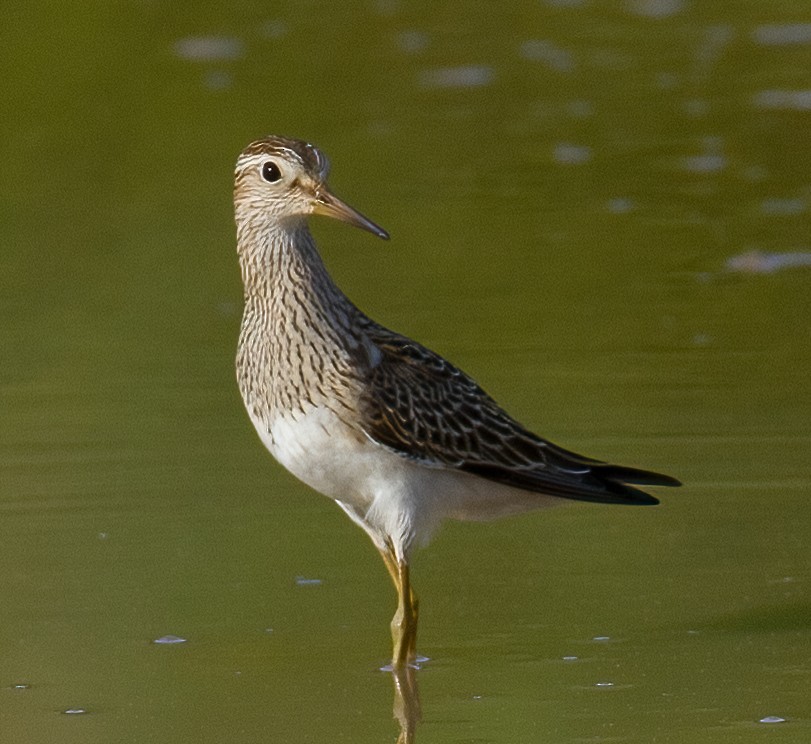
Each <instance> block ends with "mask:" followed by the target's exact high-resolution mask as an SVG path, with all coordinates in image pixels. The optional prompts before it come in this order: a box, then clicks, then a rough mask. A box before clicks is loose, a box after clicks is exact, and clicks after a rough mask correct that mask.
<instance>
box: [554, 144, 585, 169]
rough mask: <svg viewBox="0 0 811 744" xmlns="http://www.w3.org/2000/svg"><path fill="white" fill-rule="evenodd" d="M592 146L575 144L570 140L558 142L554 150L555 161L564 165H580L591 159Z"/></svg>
mask: <svg viewBox="0 0 811 744" xmlns="http://www.w3.org/2000/svg"><path fill="white" fill-rule="evenodd" d="M591 155H592V153H591V148H590V147H587V146H586V145H573V144H571V143H569V142H558V143H557V144H556V145H555V147H554V149H553V151H552V157H553V158H554V159H555V162H557V163H562V164H564V165H580V164H582V163H588V161H589V160H591Z"/></svg>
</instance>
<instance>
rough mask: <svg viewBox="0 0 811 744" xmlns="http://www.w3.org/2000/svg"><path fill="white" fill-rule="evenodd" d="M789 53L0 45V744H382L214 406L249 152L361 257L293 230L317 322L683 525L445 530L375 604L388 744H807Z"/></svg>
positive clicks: (327, 615) (481, 33)
mask: <svg viewBox="0 0 811 744" xmlns="http://www.w3.org/2000/svg"><path fill="white" fill-rule="evenodd" d="M809 23H811V7H809V5H808V4H807V3H803V2H787V1H783V2H769V3H761V2H755V0H751V1H750V2H734V3H733V2H730V3H697V2H688V1H687V0H617V1H616V2H605V3H603V2H596V1H592V2H588V1H587V0H581V1H578V0H548V1H547V2H525V3H514V4H497V3H486V2H472V1H471V2H461V3H453V4H445V5H440V4H436V3H428V2H419V3H406V2H398V1H397V0H377V1H376V2H374V1H372V0H370V1H369V2H351V3H340V4H339V3H334V4H332V3H331V4H326V3H316V2H298V3H296V2H286V3H278V4H260V3H256V2H242V3H237V4H235V5H233V6H228V5H226V4H217V3H206V4H202V3H199V4H161V3H154V2H132V3H99V2H93V3H73V4H72V7H71V4H68V5H66V4H65V3H60V4H56V3H47V2H31V3H26V4H24V5H21V6H13V5H12V4H8V3H7V4H6V5H5V6H4V7H3V8H2V10H0V59H1V60H2V70H3V75H2V82H1V83H0V90H1V91H2V99H0V100H2V108H3V117H2V120H1V121H0V135H2V136H0V142H2V145H0V147H1V148H2V160H1V162H2V170H3V175H2V179H0V312H2V317H3V322H2V324H0V355H1V356H2V364H0V474H1V475H0V479H1V480H0V566H2V570H1V571H0V740H2V741H4V742H5V741H9V742H12V741H14V742H26V743H27V744H46V743H49V744H50V742H60V743H66V744H71V743H72V742H77V743H78V742H82V743H87V742H92V743H95V742H99V743H101V742H121V743H122V744H135V743H138V744H140V743H142V742H177V743H179V744H182V743H184V742H222V741H229V742H231V741H233V742H246V743H247V742H288V741H297V742H298V741H301V742H322V741H347V742H373V741H374V742H381V741H394V739H395V738H396V736H397V725H396V724H395V722H394V721H393V719H392V700H393V694H392V680H391V678H390V676H389V675H388V674H386V673H384V672H381V671H379V667H380V666H381V665H383V664H384V663H385V662H386V657H387V654H388V653H389V651H390V649H389V638H388V621H389V618H390V615H391V613H392V612H393V609H394V607H393V601H394V600H393V592H392V589H391V588H390V586H389V582H388V578H387V576H386V572H385V570H384V568H383V565H382V563H381V562H380V560H379V559H378V557H377V555H376V554H375V551H374V550H373V549H372V547H371V545H370V544H369V543H368V540H367V538H366V537H365V536H364V535H363V534H362V533H361V532H360V531H359V530H358V529H357V528H356V527H354V526H353V525H352V524H351V523H350V522H349V520H347V519H346V518H345V516H344V515H343V514H342V513H341V512H340V510H338V509H336V508H335V506H334V505H332V504H331V503H330V502H329V501H328V500H327V499H324V498H323V497H319V496H317V495H315V494H312V493H310V492H309V491H308V490H307V489H306V488H305V487H303V486H301V485H299V484H298V483H296V482H295V481H294V480H293V479H292V478H291V477H290V476H288V475H287V474H286V473H284V472H283V471H282V470H281V469H280V468H279V467H278V466H277V465H276V464H275V463H273V461H272V460H271V458H270V457H269V456H268V455H267V453H266V452H265V451H264V450H263V448H262V447H261V445H260V443H259V442H258V440H257V438H256V436H255V434H254V432H253V429H252V427H251V426H250V423H249V422H248V419H247V417H246V415H245V414H244V412H243V410H242V404H241V401H240V399H239V395H238V393H237V391H236V385H235V382H234V374H233V356H234V347H235V344H236V338H237V333H238V327H239V318H240V309H241V287H240V282H239V275H238V270H237V263H236V257H235V252H234V228H233V221H232V211H231V179H232V169H233V163H234V161H235V159H236V155H237V154H238V152H239V151H240V150H241V149H242V147H243V146H244V145H245V144H247V142H248V141H250V140H251V139H253V138H255V137H257V136H260V135H263V134H265V133H268V132H278V133H285V134H290V135H293V136H300V137H305V138H308V139H311V140H312V141H313V142H315V143H317V144H318V145H320V146H321V147H322V148H323V149H324V150H326V151H327V153H328V154H329V155H330V156H331V158H332V161H333V178H332V184H333V186H334V187H335V190H336V191H337V192H338V193H339V194H340V195H342V196H343V197H345V198H346V199H347V200H348V201H349V202H350V203H352V204H353V205H355V206H357V207H358V208H359V209H361V210H362V211H363V212H364V213H366V214H368V215H369V216H370V217H371V218H372V219H374V220H375V221H376V222H379V223H380V224H381V225H383V226H384V227H385V228H387V229H388V230H389V231H390V232H391V234H392V241H391V242H390V243H388V244H384V243H382V242H380V241H376V240H374V239H373V238H372V237H370V236H368V235H365V234H362V233H360V232H358V231H353V230H351V229H350V228H348V227H346V226H343V225H339V224H329V223H327V222H326V221H318V222H315V223H314V225H313V229H314V232H315V233H316V235H317V238H318V240H319V242H320V244H321V245H322V247H323V249H324V255H325V259H326V261H327V263H328V265H329V267H330V269H331V270H332V271H333V272H334V274H335V276H336V277H337V279H338V281H339V283H340V284H341V286H342V287H344V289H345V290H346V291H347V293H348V294H349V295H350V296H351V297H352V298H353V299H354V300H355V301H356V302H357V304H359V305H360V306H361V307H363V308H364V309H366V310H367V311H368V312H369V313H370V314H371V315H372V316H374V317H376V318H377V319H379V320H381V321H383V322H385V323H386V324H388V325H390V326H392V327H394V328H396V329H398V330H400V331H402V332H405V333H408V334H410V335H413V336H415V337H417V338H419V339H420V340H421V341H423V342H424V343H427V344H428V345H430V346H432V347H433V348H436V349H437V350H438V351H440V352H442V353H443V354H445V355H446V356H448V357H450V358H451V359H452V360H454V361H455V362H456V363H457V364H459V365H460V366H462V367H463V368H465V369H466V370H467V371H469V372H470V373H471V374H473V375H474V376H476V377H477V378H478V379H479V380H480V381H481V383H482V384H483V385H484V387H485V388H486V389H487V390H488V391H490V392H491V393H492V394H493V395H494V396H495V397H496V398H497V399H498V400H500V401H501V402H502V403H503V404H504V405H505V406H506V407H507V408H508V409H509V410H511V411H513V412H514V413H515V414H516V416H517V417H518V418H519V419H520V420H522V421H523V422H525V423H526V424H527V425H529V426H531V427H532V428H534V429H536V430H537V431H538V432H539V433H541V434H543V435H545V436H548V437H550V438H552V439H553V440H555V441H558V442H560V443H561V444H563V445H564V446H567V447H570V448H573V449H578V450H581V451H584V452H586V453H588V454H591V455H593V456H597V457H601V458H606V459H614V460H619V461H621V462H623V463H627V464H629V465H637V466H642V467H648V468H653V469H659V470H662V471H664V472H668V473H672V474H674V475H677V476H678V477H680V478H681V479H682V480H683V481H684V482H685V484H686V485H685V487H684V488H683V489H681V490H679V491H665V490H664V489H662V490H661V493H659V495H660V496H661V498H662V500H663V504H662V505H661V506H660V507H657V508H655V509H636V510H633V509H629V510H626V509H612V508H608V507H604V506H599V505H587V504H573V505H571V506H568V507H566V508H561V509H557V510H553V511H547V512H544V513H539V514H534V515H528V516H525V517H522V518H520V519H515V520H508V521H504V522H499V523H495V524H491V525H449V526H448V527H447V528H446V529H445V530H444V531H443V532H442V533H441V534H440V535H439V537H438V538H437V540H436V541H435V543H434V544H433V545H432V546H431V548H430V549H429V550H427V551H426V552H424V553H422V554H420V555H419V556H418V558H417V560H416V563H415V567H414V580H415V583H416V587H417V589H418V591H419V593H420V596H421V599H422V615H421V636H420V643H419V646H420V651H421V652H422V653H424V654H425V655H426V656H428V657H430V659H431V661H429V662H428V663H426V664H425V665H424V667H423V668H422V669H421V670H420V671H419V672H418V674H417V679H418V683H419V686H420V696H421V703H422V723H421V724H420V725H419V728H418V729H417V732H416V739H417V740H418V741H421V742H474V741H475V742H485V741H486V742H505V743H510V744H513V743H516V742H586V741H588V742H640V743H642V742H654V741H655V742H667V743H670V742H674V743H675V742H679V743H681V742H691V743H692V742H698V743H703V742H713V743H716V742H722V743H724V742H744V743H746V744H748V743H749V742H760V741H769V742H805V741H808V740H809V739H811V702H810V701H811V696H809V688H811V558H810V557H809V556H811V550H809V542H810V541H811V518H809V497H811V467H810V466H809V462H811V457H809V455H810V454H811V447H809V444H811V396H810V395H809V385H808V377H809V367H810V366H811V364H810V363H811V344H809V337H811V334H810V333H809V326H810V325H811V299H810V298H811V268H808V267H807V266H806V267H803V266H800V265H797V264H798V263H802V261H803V260H804V259H803V258H802V257H803V256H806V257H807V253H808V251H809V250H811V246H809V234H811V230H809V227H810V225H809V213H810V211H811V187H810V186H809V178H808V163H809V157H810V156H811V138H809V136H808V131H809V117H811V113H809V103H808V101H809V96H811V93H809V91H811V72H810V70H811V31H810V30H809V25H808V24H809ZM200 38H204V39H205V38H210V39H213V40H214V41H213V42H212V41H209V42H201V41H199V39H200ZM754 251H759V252H760V253H753V252H754ZM772 254H786V255H787V258H786V262H787V264H788V265H787V266H784V267H783V268H782V269H776V270H774V271H769V270H768V269H769V268H770V267H772V266H773V264H772V263H770V260H771V259H770V257H773V256H772ZM741 256H743V257H744V258H743V259H740V260H739V262H738V263H735V262H734V261H733V263H732V264H731V265H730V266H731V269H730V268H727V262H728V261H729V260H730V259H735V258H736V257H741ZM740 262H743V264H744V267H743V268H746V267H748V268H749V269H750V270H748V271H747V270H737V269H740V268H741V266H740ZM778 263H779V261H778ZM311 580H318V581H317V582H313V581H311ZM168 635H175V636H179V637H182V638H184V639H186V640H187V642H186V643H182V644H155V643H153V641H154V640H155V639H158V638H162V637H165V636H168ZM595 639H603V640H595ZM565 657H576V658H565ZM77 709H80V710H84V711H86V713H74V714H65V713H64V711H68V710H77ZM769 716H774V717H779V718H782V719H785V720H784V721H782V722H777V723H768V722H765V723H761V722H760V721H761V719H764V718H766V717H769Z"/></svg>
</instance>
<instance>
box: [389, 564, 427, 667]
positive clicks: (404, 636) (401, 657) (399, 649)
mask: <svg viewBox="0 0 811 744" xmlns="http://www.w3.org/2000/svg"><path fill="white" fill-rule="evenodd" d="M380 554H381V556H383V562H384V563H385V564H386V568H387V569H388V572H389V575H390V576H391V579H392V581H393V582H394V586H395V588H396V589H397V612H395V613H394V617H393V618H392V621H391V639H392V643H393V646H394V649H393V654H392V660H391V663H392V666H393V667H394V668H395V669H403V668H404V667H406V666H408V665H409V664H413V663H414V661H415V660H416V657H417V619H418V617H419V600H418V599H417V595H416V594H415V593H414V589H413V588H412V587H411V581H410V579H409V573H408V564H407V563H406V562H405V561H398V560H397V557H396V556H395V554H394V551H393V550H391V549H387V550H381V551H380Z"/></svg>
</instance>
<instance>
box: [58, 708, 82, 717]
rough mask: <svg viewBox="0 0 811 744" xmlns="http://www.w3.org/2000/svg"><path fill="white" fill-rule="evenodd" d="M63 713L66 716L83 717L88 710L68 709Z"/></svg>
mask: <svg viewBox="0 0 811 744" xmlns="http://www.w3.org/2000/svg"><path fill="white" fill-rule="evenodd" d="M62 713H63V715H66V716H81V715H85V714H86V713H87V708H68V709H67V710H63V711H62Z"/></svg>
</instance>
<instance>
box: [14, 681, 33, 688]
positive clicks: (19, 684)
mask: <svg viewBox="0 0 811 744" xmlns="http://www.w3.org/2000/svg"><path fill="white" fill-rule="evenodd" d="M11 689H12V690H30V689H31V685H29V684H28V683H27V682H17V683H16V684H13V685H11Z"/></svg>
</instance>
